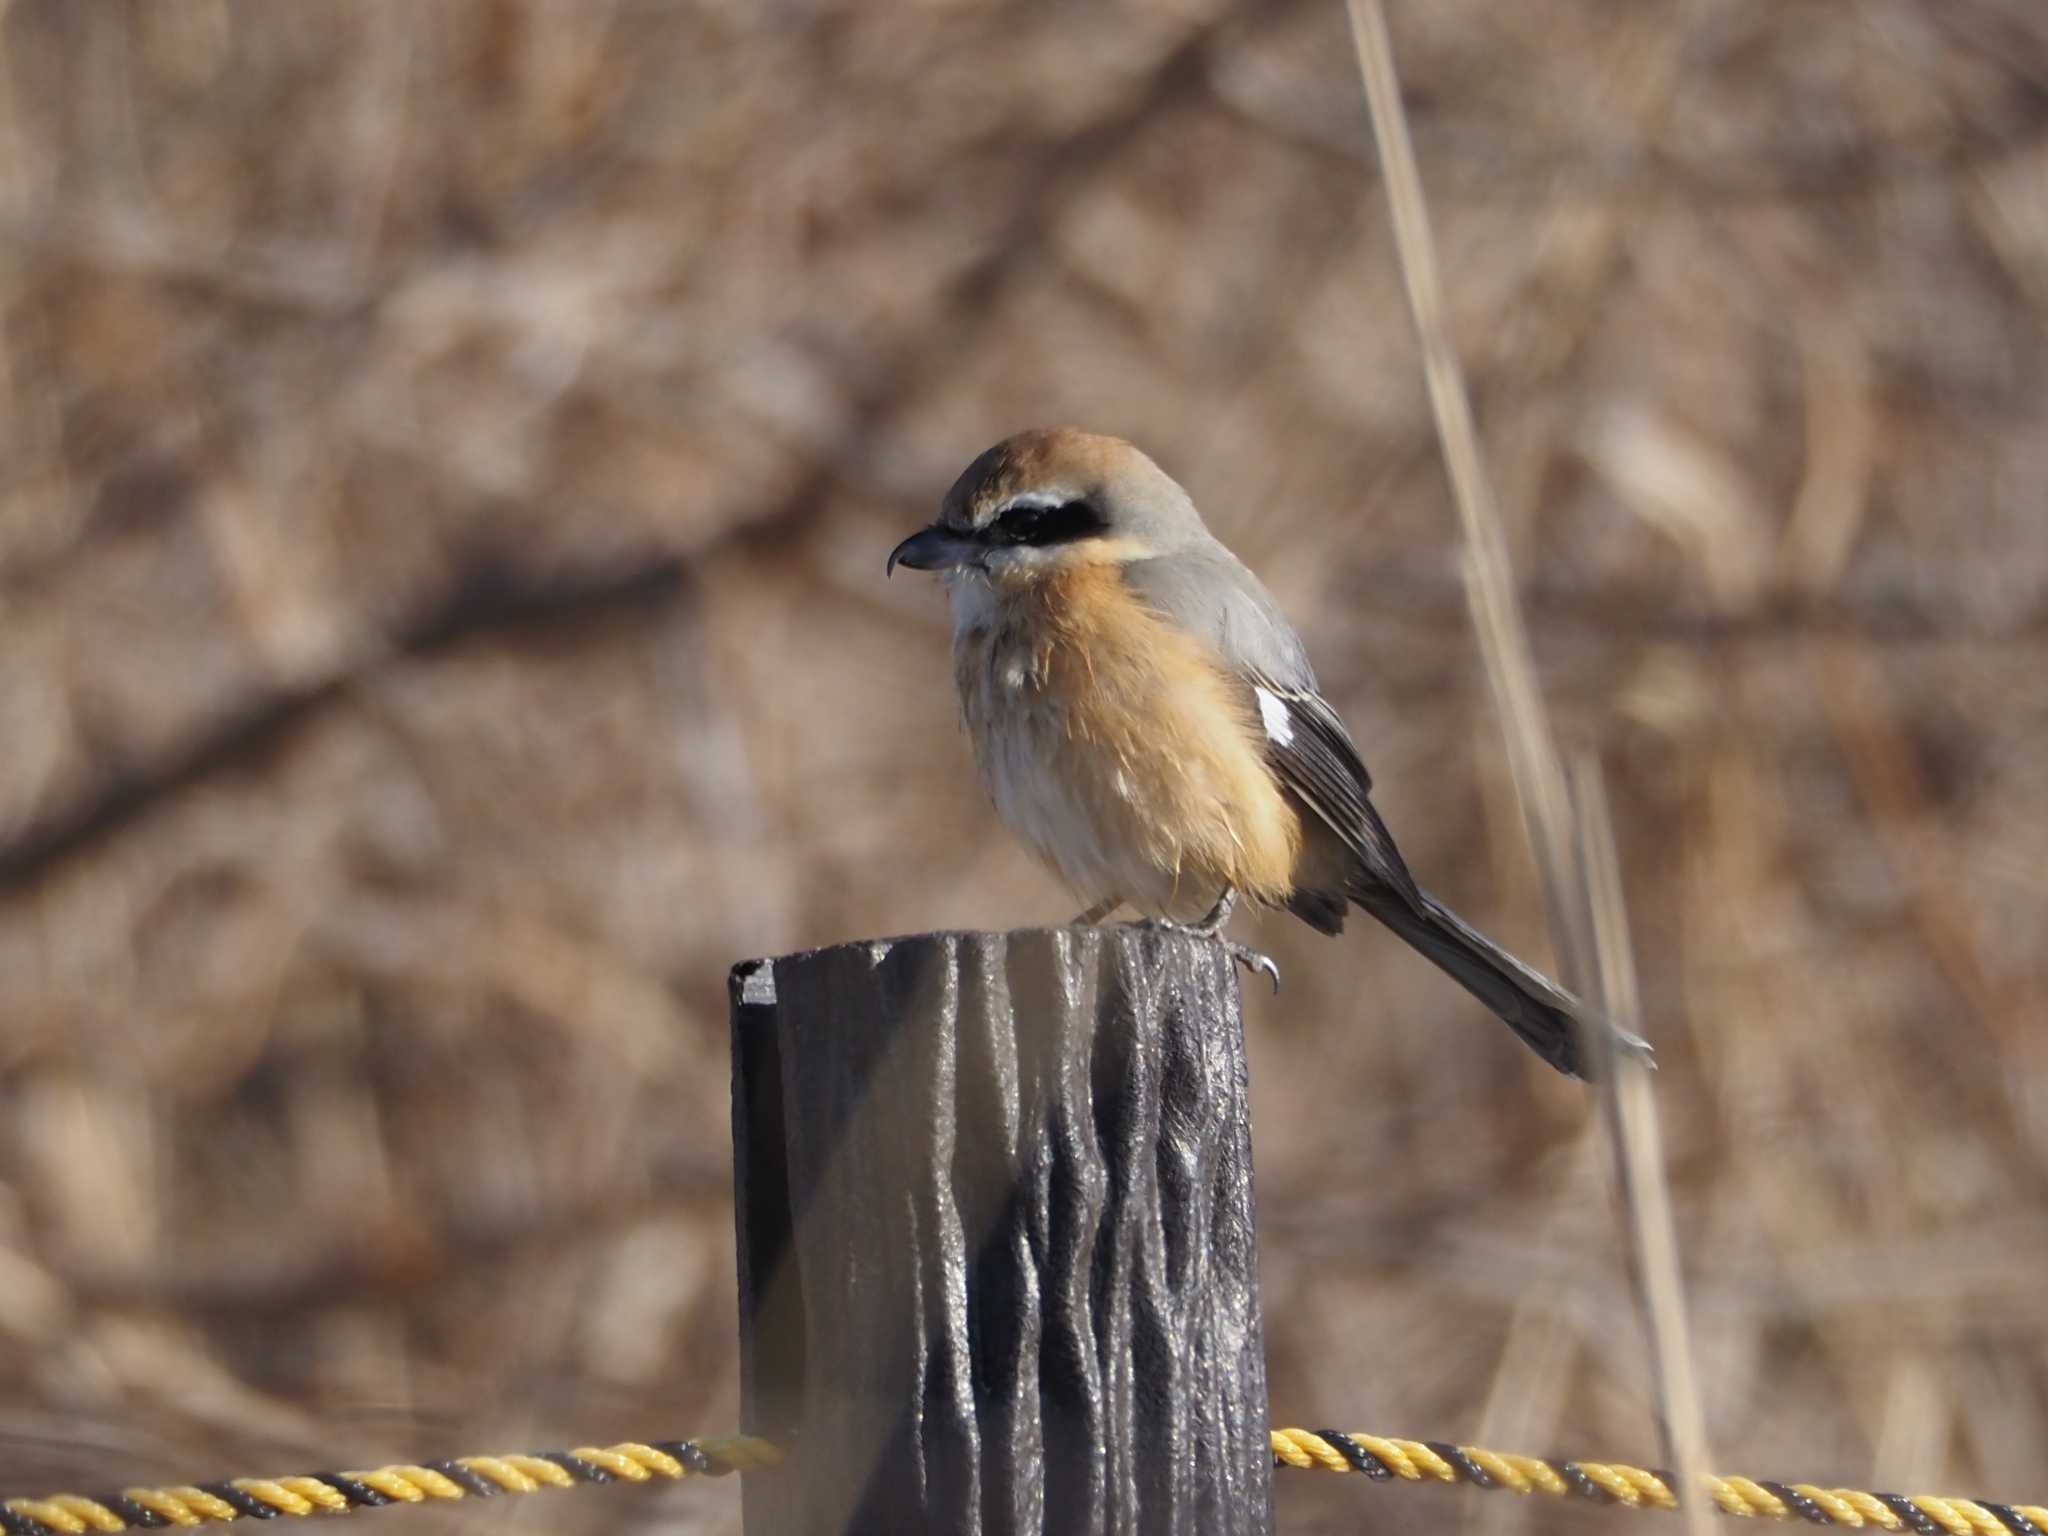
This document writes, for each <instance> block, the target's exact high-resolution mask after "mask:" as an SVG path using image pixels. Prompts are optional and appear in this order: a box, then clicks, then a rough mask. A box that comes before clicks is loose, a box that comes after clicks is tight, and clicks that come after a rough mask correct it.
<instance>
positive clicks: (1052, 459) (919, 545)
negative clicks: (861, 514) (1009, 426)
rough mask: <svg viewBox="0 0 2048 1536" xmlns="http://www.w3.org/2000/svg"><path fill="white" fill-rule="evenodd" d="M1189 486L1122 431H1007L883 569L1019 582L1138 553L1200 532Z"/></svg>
mask: <svg viewBox="0 0 2048 1536" xmlns="http://www.w3.org/2000/svg"><path fill="white" fill-rule="evenodd" d="M1207 536H1208V535H1207V530H1206V529H1204V528H1203V526H1202V519H1201V516H1200V514H1198V513H1197V512H1196V511H1195V505H1194V503H1193V502H1192V501H1191V500H1189V498H1188V493H1187V492H1186V491H1184V490H1182V489H1181V488H1180V486H1179V485H1177V484H1175V483H1174V481H1173V480H1172V478H1171V477H1169V476H1168V475H1167V473H1166V472H1165V471H1164V470H1162V469H1161V468H1160V467H1159V466H1158V465H1157V464H1154V463H1153V462H1152V461H1151V460H1150V459H1149V458H1147V457H1146V456H1145V455H1144V454H1142V453H1140V452H1139V451H1138V450H1137V449H1136V448H1134V447H1132V446H1131V445H1130V444H1129V443H1127V442H1125V441H1124V440H1123V439H1122V438H1116V437H1101V436H1098V435H1096V434H1094V433H1092V432H1081V431H1076V430H1075V429H1073V428H1070V427H1044V428H1037V429H1034V430H1032V431H1029V432H1019V433H1018V434H1017V435H1016V436H1014V437H1007V438H1005V439H1003V441H1001V442H1000V443H997V444H996V445H995V446H994V447H993V448H991V449H989V450H988V451H987V452H986V453H984V454H982V455H981V457H979V458H978V459H976V460H975V461H974V462H973V463H972V464H970V465H968V466H967V468H966V470H965V471H964V472H963V473H962V474H961V476H960V478H959V479H958V480H956V481H954V482H953V488H952V489H951V490H950V491H948V492H946V499H945V501H944V502H943V503H942V504H941V506H940V509H939V517H938V521H937V522H935V523H933V524H932V525H931V526H930V527H928V528H923V529H920V530H919V531H918V532H916V533H914V534H912V535H911V536H910V537H909V538H907V539H905V540H904V541H903V542H902V543H901V544H898V545H897V546H896V548H895V549H894V550H893V551H892V552H891V553H890V555H889V569H890V570H891V571H893V570H895V569H896V567H897V566H899V565H904V566H908V567H910V569H912V570H914V571H943V572H945V573H946V574H947V575H948V577H949V578H960V577H967V578H978V579H982V580H986V581H989V582H992V583H994V584H996V585H998V586H1004V587H1017V586H1028V585H1030V584H1031V583H1034V582H1037V581H1041V580H1043V579H1045V578H1046V577H1048V576H1050V575H1053V574H1055V573H1057V572H1059V571H1062V570H1067V569H1071V568H1072V567H1073V566H1075V565H1081V564H1114V565H1121V564H1123V563H1124V562H1126V561H1130V560H1146V559H1150V558H1152V557H1154V556H1156V555H1161V554H1165V553H1167V552H1168V551H1169V550H1172V549H1175V548H1178V547H1181V546H1183V545H1185V544H1187V543H1189V542H1192V541H1194V540H1196V539H1202V538H1206V537H1207Z"/></svg>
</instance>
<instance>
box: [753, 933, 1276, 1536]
mask: <svg viewBox="0 0 2048 1536" xmlns="http://www.w3.org/2000/svg"><path fill="white" fill-rule="evenodd" d="M732 1024H733V1144H734V1153H735V1165H736V1171H737V1189H736V1197H737V1198H736V1206H737V1219H738V1224H739V1269H740V1362H741V1364H740V1370H741V1398H742V1401H741V1416H742V1425H743V1427H744V1429H745V1430H746V1432H748V1433H750V1434H759V1435H765V1436H767V1437H769V1438H771V1439H773V1440H775V1441H777V1442H778V1443H780V1444H782V1445H784V1446H786V1447H788V1448H789V1450H790V1452H791V1455H790V1458H789V1460H788V1461H787V1462H785V1463H784V1464H783V1465H782V1466H781V1467H780V1468H777V1469H776V1470H774V1471H769V1472H761V1473H755V1474H751V1475H750V1476H749V1478H748V1480H747V1485H746V1492H745V1501H746V1530H747V1533H748V1536H771V1533H772V1536H842V1533H850V1532H859V1533H888V1536H918V1533H931V1536H939V1533H944V1536H1040V1533H1058V1536H1137V1533H1141V1532H1142V1533H1146V1536H1198V1533H1199V1536H1254V1533H1256V1536H1265V1533H1268V1532H1270V1531H1271V1529H1272V1512H1271V1507H1270V1486H1269V1485H1270V1479H1271V1456H1270V1454H1269V1451H1268V1448H1267V1442H1266V1428H1267V1417H1266V1368H1265V1356H1264V1345H1263V1340H1262V1338H1261V1333H1260V1320H1259V1291H1258V1270H1257V1252H1256V1246H1255V1240H1254V1228H1253V1222H1252V1164H1251V1136H1250V1122H1249V1118H1248V1115H1247V1112H1246V1096H1245V1056H1244V1023H1243V1015H1242V1012H1241V1009H1240V999H1239V994H1238V987H1237V978H1236V975H1235V973H1234V971H1233V969H1232V965H1231V961H1230V959H1229V957H1228V956H1227V955H1226V954H1225V953H1224V951H1223V950H1222V948H1221V947H1220V946H1218V945H1216V944H1213V943H1209V942H1206V941H1202V940H1198V939H1193V938H1188V937H1184V936H1182V935H1179V934H1174V933H1165V932H1160V931H1157V930H1149V929H1135V928H1126V927H1116V928H1106V929H1078V928H1068V929H1053V930H1029V931H1023V932H1017V933H1011V934H982V933H965V934H928V935H923V936H919V937H916V938H908V939H893V940H877V941H874V942H870V943H855V944H842V945H838V946H835V947H833V948H830V949H821V950H813V951H811V952H809V953H807V954H799V955H790V956H785V957H783V958H780V959H776V960H757V961H750V962H747V963H745V964H742V965H740V966H737V967H735V968H734V970H733V973H732Z"/></svg>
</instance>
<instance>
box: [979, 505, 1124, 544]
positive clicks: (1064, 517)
mask: <svg viewBox="0 0 2048 1536" xmlns="http://www.w3.org/2000/svg"><path fill="white" fill-rule="evenodd" d="M1102 529H1103V517H1102V514H1101V513H1100V512H1098V511H1096V509H1095V506H1094V504H1093V503H1091V502H1088V501H1085V500H1083V501H1063V502H1057V503H1054V504H1050V505H1048V504H1046V503H1044V502H1019V503H1016V504H1013V505H1011V506H1009V507H1007V508H1005V509H1004V511H1003V515H1002V516H1001V517H999V518H997V519H996V521H995V525H994V526H993V527H992V528H990V530H989V532H990V533H991V534H993V535H994V536H995V538H996V540H997V541H998V542H999V543H1003V544H1031V545H1045V544H1065V543H1069V542H1071V541H1072V540H1074V539H1085V538H1087V537H1088V536H1089V535H1091V534H1096V533H1100V532H1101V531H1102Z"/></svg>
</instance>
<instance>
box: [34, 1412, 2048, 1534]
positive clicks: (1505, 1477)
mask: <svg viewBox="0 0 2048 1536" xmlns="http://www.w3.org/2000/svg"><path fill="white" fill-rule="evenodd" d="M1271 1438H1272V1444H1273V1459H1274V1461H1275V1463H1276V1464H1278V1465H1281V1466H1288V1467H1300V1468H1305V1469H1308V1470H1313V1471H1323V1472H1359V1473H1363V1474H1364V1475H1365V1476H1367V1477H1369V1478H1372V1479H1374V1480H1376V1481H1383V1482H1387V1481H1394V1480H1399V1481H1402V1482H1410V1483H1420V1482H1438V1483H1464V1484H1467V1485H1469V1486H1471V1487H1475V1488H1498V1489H1505V1490H1507V1491H1508V1492H1511V1493H1523V1494H1528V1493H1542V1494H1548V1495H1550V1496H1551V1497H1553V1498H1568V1497H1576V1498H1582V1499H1588V1500H1592V1501H1595V1502H1599V1503H1612V1504H1619V1505H1622V1506H1623V1507H1625V1508H1628V1509H1675V1508H1676V1507H1677V1504H1678V1499H1677V1496H1676V1494H1675V1493H1674V1492H1673V1490H1672V1486H1671V1481H1670V1478H1669V1475H1668V1474H1666V1473H1663V1472H1652V1471H1649V1470H1647V1469H1646V1468H1643V1467H1632V1466H1629V1465H1627V1464H1626V1463H1623V1462H1609V1461H1559V1460H1552V1459H1548V1458H1545V1457H1540V1456H1522V1455H1517V1454H1515V1453H1514V1452H1512V1451H1490V1450H1487V1449H1485V1448H1484V1447H1482V1446H1476V1445H1449V1444H1445V1443H1443V1442H1431V1441H1422V1440H1396V1439H1391V1438H1388V1437H1386V1436H1383V1435H1368V1434H1355V1433H1353V1434H1347V1433H1344V1432H1342V1431H1339V1430H1333V1429H1320V1430H1313V1429H1276V1430H1274V1431H1272V1436H1271ZM781 1460H782V1453H781V1452H780V1451H779V1450H777V1449H776V1448H775V1447H774V1446H773V1445H771V1444H769V1443H768V1442H767V1441H766V1440H758V1439H754V1438H752V1437H751V1436H747V1435H732V1436H728V1437H725V1438H720V1439H696V1440H670V1441H664V1442H662V1443H660V1444H654V1445H646V1444H642V1443H640V1442H639V1441H635V1440H628V1441H623V1442H621V1443H620V1444H618V1445H608V1446H582V1447H579V1448H578V1449H576V1450H573V1451H545V1452H541V1453H539V1454H531V1455H522V1454H517V1453H507V1454H505V1455H500V1456H463V1457H458V1458H457V1459H455V1460H453V1461H438V1462H434V1463H433V1464H431V1465H427V1466H420V1465H415V1464H413V1463H410V1462H400V1463H397V1464H394V1465H392V1466H388V1467H372V1468H370V1469H368V1470H366V1471H361V1472H323V1473H317V1474H313V1475H302V1476H298V1477H280V1478H258V1477H239V1478H235V1479H233V1480H232V1481H229V1482H224V1483H213V1484H209V1485H208V1486H206V1487H196V1486H191V1485H181V1486H177V1487H168V1488H128V1489H124V1490H123V1491H122V1492H120V1493H118V1494H110V1495H104V1496H102V1497H100V1498H97V1499H88V1498H81V1497H79V1496H78V1495H77V1494H73V1493H60V1494H53V1495H51V1496H50V1497H49V1498H45V1499H7V1500H5V1501H0V1536H92V1533H99V1536H114V1533H116V1532H121V1531H130V1530H137V1529H144V1528H151V1527H163V1526H184V1525H199V1524H202V1523H206V1522H211V1521H228V1520H235V1519H240V1518H242V1517H244V1516H261V1517H264V1518H268V1517H270V1516H272V1515H312V1514H320V1513H327V1514H342V1513H345V1512H346V1511H348V1510H352V1509H361V1508H366V1507H373V1506H376V1505H380V1504H419V1503H423V1502H426V1501H428V1500H434V1499H462V1498H472V1497H475V1498H487V1497H490V1496H492V1495H495V1494H500V1493H536V1492H538V1491H540V1490H541V1489H543V1488H571V1487H575V1486H576V1485H578V1484H581V1483H609V1482H622V1483H644V1482H649V1481H651V1480H654V1479H657V1478H659V1479H666V1480H669V1481H679V1480H681V1479H683V1478H686V1477H720V1476H723V1475H725V1474H726V1473H730V1472H751V1471H754V1470H756V1469H758V1468H762V1467H772V1466H774V1465H776V1463H778V1462H780V1461H781ZM1702 1491H1703V1492H1704V1493H1705V1494H1706V1495H1707V1497H1709V1498H1711V1499H1712V1500H1713V1501H1714V1505H1715V1507H1716V1508H1718V1509H1720V1510H1721V1511H1722V1512H1723V1513H1725V1514H1730V1515H1741V1516H1747V1517H1752V1518H1759V1517H1760V1518H1763V1519H1768V1520H1805V1521H1808V1522H1810V1523H1812V1524H1815V1525H1844V1526H1852V1527H1856V1528H1858V1529H1861V1528H1864V1527H1870V1528H1873V1529H1877V1530H1884V1531H1911V1532H1914V1533H1915V1536H2048V1506H2044V1505H2039V1504H2020V1505H2011V1504H1985V1503H1979V1502H1976V1501H1974V1500H1970V1499H1939V1498H1934V1497H1931V1496H1927V1495H1922V1496H1920V1497H1917V1498H1904V1497H1901V1496H1900V1495H1898V1494H1892V1493H1866V1492H1864V1491H1863V1490H1861V1489H1858V1488H1817V1487H1815V1486H1813V1485H1812V1484H1810V1483H1792V1484H1785V1483H1766V1482H1758V1481H1756V1480H1755V1479H1752V1478H1747V1477H1711V1476H1710V1477H1707V1478H1705V1479H1703V1483H1702Z"/></svg>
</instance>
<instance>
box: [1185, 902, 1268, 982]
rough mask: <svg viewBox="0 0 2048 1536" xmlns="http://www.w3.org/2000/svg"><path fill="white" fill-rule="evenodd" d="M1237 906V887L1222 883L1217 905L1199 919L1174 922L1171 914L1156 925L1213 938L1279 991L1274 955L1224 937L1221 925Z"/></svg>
mask: <svg viewBox="0 0 2048 1536" xmlns="http://www.w3.org/2000/svg"><path fill="white" fill-rule="evenodd" d="M1236 906H1237V887H1236V886H1234V885H1226V886H1224V887H1223V894H1222V895H1220V896H1218V897H1217V898H1216V905H1215V906H1213V907H1211V908H1210V909H1209V911H1208V913H1207V914H1206V915H1205V916H1204V917H1203V918H1202V919H1201V921H1200V922H1194V923H1176V922H1174V921H1172V920H1171V919H1170V918H1162V919H1161V920H1160V923H1159V926H1160V927H1162V928H1165V929H1169V930H1171V931H1172V932H1174V933H1185V934H1190V935H1192V936H1193V937H1195V938H1198V939H1213V940H1215V941H1216V942H1217V943H1218V944H1221V945H1222V946H1223V947H1224V948H1225V949H1226V950H1228V951H1229V952H1230V958H1231V959H1233V960H1235V961H1236V962H1237V963H1238V964H1239V965H1241V966H1243V967H1244V968H1245V969H1246V970H1248V971H1251V972H1253V973H1255V974H1257V975H1260V976H1264V977H1265V978H1266V979H1267V980H1269V981H1271V982H1272V983H1273V990H1274V991H1275V992H1278V991H1279V990H1280V967H1279V966H1277V965H1275V964H1274V963H1273V957H1272V956H1271V955H1263V954H1260V953H1259V951H1257V950H1256V949H1253V948H1252V947H1251V945H1249V944H1240V943H1238V942H1237V940H1235V939H1226V938H1224V937H1223V925H1224V924H1225V923H1227V922H1229V921H1230V914H1231V912H1232V910H1233V909H1235V907H1236Z"/></svg>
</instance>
